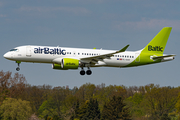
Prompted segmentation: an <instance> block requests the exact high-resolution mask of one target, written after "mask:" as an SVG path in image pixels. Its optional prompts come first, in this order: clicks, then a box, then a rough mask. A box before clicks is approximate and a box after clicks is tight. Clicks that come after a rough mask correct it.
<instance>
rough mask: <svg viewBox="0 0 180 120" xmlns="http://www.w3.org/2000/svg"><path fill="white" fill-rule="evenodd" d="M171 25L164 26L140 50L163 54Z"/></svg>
mask: <svg viewBox="0 0 180 120" xmlns="http://www.w3.org/2000/svg"><path fill="white" fill-rule="evenodd" d="M171 29H172V27H164V28H163V29H162V30H161V31H160V32H159V33H158V34H157V35H156V36H155V37H154V38H153V39H152V40H151V42H149V44H148V45H147V46H146V47H145V48H144V49H143V50H142V52H148V53H149V52H151V53H156V54H161V55H162V54H163V52H164V49H165V47H166V43H167V41H168V38H169V35H170V33H171Z"/></svg>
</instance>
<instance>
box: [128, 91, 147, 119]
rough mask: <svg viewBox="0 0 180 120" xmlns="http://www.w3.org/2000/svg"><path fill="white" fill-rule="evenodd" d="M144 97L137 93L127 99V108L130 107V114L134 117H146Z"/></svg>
mask: <svg viewBox="0 0 180 120" xmlns="http://www.w3.org/2000/svg"><path fill="white" fill-rule="evenodd" d="M142 101H143V95H142V94H141V93H135V94H134V96H133V97H132V96H130V97H129V98H127V99H126V103H127V106H128V107H129V110H130V113H131V115H132V116H133V117H141V116H144V115H145V112H144V109H143V104H142Z"/></svg>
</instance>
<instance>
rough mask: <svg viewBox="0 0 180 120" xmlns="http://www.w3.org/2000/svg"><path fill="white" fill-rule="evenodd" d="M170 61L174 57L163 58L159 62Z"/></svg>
mask: <svg viewBox="0 0 180 120" xmlns="http://www.w3.org/2000/svg"><path fill="white" fill-rule="evenodd" d="M170 60H174V57H165V58H163V59H162V60H161V61H162V62H164V61H170Z"/></svg>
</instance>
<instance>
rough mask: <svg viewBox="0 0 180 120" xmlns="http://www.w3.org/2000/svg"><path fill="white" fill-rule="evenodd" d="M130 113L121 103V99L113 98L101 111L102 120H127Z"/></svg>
mask: <svg viewBox="0 0 180 120" xmlns="http://www.w3.org/2000/svg"><path fill="white" fill-rule="evenodd" d="M130 117H131V116H130V113H129V110H128V108H126V104H125V103H123V99H122V98H121V97H119V96H118V97H116V96H113V97H112V99H110V101H109V102H107V103H106V104H105V105H104V107H103V110H102V118H101V119H102V120H120V119H123V120H129V119H130Z"/></svg>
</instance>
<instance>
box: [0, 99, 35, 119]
mask: <svg viewBox="0 0 180 120" xmlns="http://www.w3.org/2000/svg"><path fill="white" fill-rule="evenodd" d="M0 112H1V113H2V117H3V119H4V120H7V119H8V120H25V119H28V117H30V115H31V113H32V109H31V107H30V103H29V102H28V101H25V100H21V99H18V100H17V99H14V98H7V99H6V100H4V101H3V104H2V105H1V106H0Z"/></svg>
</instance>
